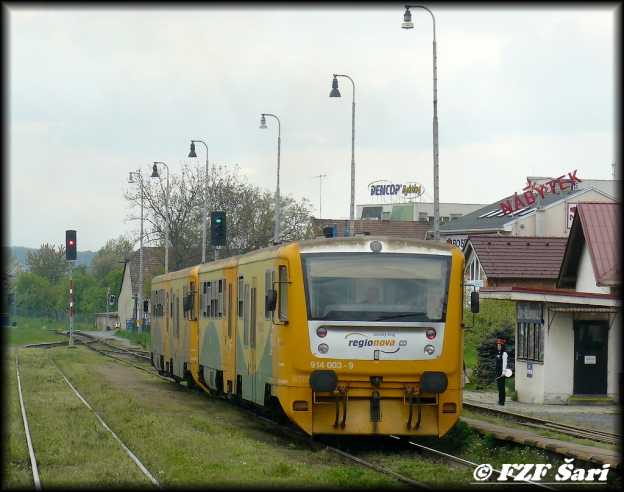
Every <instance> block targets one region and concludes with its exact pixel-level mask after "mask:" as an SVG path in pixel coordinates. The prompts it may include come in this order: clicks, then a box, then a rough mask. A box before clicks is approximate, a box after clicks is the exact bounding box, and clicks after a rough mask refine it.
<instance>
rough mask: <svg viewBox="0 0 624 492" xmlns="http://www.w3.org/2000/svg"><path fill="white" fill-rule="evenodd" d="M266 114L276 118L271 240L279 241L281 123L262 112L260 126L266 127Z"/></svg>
mask: <svg viewBox="0 0 624 492" xmlns="http://www.w3.org/2000/svg"><path fill="white" fill-rule="evenodd" d="M266 116H272V117H273V118H275V119H276V120H277V190H276V191H275V227H274V229H273V231H274V232H273V242H274V243H275V244H277V243H278V242H279V235H280V187H279V185H280V183H279V182H280V148H281V145H282V143H281V142H282V125H281V123H280V119H279V118H278V117H277V116H275V115H274V114H271V113H262V114H261V115H260V128H262V129H266V128H268V127H267V124H266V118H265V117H266Z"/></svg>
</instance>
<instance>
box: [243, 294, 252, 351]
mask: <svg viewBox="0 0 624 492" xmlns="http://www.w3.org/2000/svg"><path fill="white" fill-rule="evenodd" d="M244 296H245V302H244V303H243V307H244V309H243V311H244V314H243V343H244V344H245V345H249V304H250V303H249V284H245V290H244Z"/></svg>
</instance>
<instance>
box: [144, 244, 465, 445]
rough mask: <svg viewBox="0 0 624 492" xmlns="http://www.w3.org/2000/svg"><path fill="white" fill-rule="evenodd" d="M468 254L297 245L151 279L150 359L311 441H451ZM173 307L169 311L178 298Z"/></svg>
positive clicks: (407, 247)
mask: <svg viewBox="0 0 624 492" xmlns="http://www.w3.org/2000/svg"><path fill="white" fill-rule="evenodd" d="M463 268H464V257H463V255H462V253H461V252H460V251H459V250H458V249H457V248H453V247H450V246H447V245H445V244H438V243H433V242H431V241H427V242H425V241H418V240H411V239H397V238H389V237H370V236H360V237H354V238H332V239H315V240H309V241H300V242H292V243H288V244H283V245H278V246H272V247H269V248H264V249H261V250H258V251H254V252H251V253H248V254H245V255H241V256H238V257H231V258H228V259H225V260H219V261H216V262H211V263H205V264H202V265H199V266H196V267H192V268H187V269H184V270H181V271H178V272H171V273H169V274H167V275H161V276H158V277H156V278H154V279H153V281H152V289H153V292H152V360H153V363H154V366H155V367H156V368H157V369H159V370H160V371H161V372H163V373H166V374H170V375H171V376H173V377H175V378H176V379H182V378H185V379H187V380H189V381H193V382H195V383H196V384H199V385H200V386H202V387H203V388H204V389H207V390H211V391H214V392H218V393H222V394H225V395H228V396H230V397H233V398H239V399H243V400H246V401H250V402H254V403H256V404H258V405H270V404H274V403H275V402H279V405H280V406H281V408H282V409H283V411H284V412H285V414H286V415H287V416H288V417H289V418H290V419H291V420H292V421H293V422H295V423H296V424H297V425H298V426H299V427H301V428H302V429H303V430H304V431H306V432H307V433H308V434H345V435H347V434H368V435H371V434H372V435H374V434H398V435H436V436H442V435H444V434H445V433H446V432H448V430H449V429H450V428H451V427H452V426H453V425H454V424H455V422H457V420H458V418H459V415H460V413H461V407H462V389H461V381H462V379H461V377H462V366H463V331H462V304H463V299H462V293H463V289H462V272H463ZM167 302H168V303H169V304H168V305H165V304H166V303H167Z"/></svg>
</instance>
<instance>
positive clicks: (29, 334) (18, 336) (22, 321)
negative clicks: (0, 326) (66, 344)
mask: <svg viewBox="0 0 624 492" xmlns="http://www.w3.org/2000/svg"><path fill="white" fill-rule="evenodd" d="M16 321H17V323H16V325H15V326H11V327H8V328H5V329H6V331H7V333H8V342H9V345H28V344H29V343H45V342H57V341H60V340H66V339H67V338H66V337H65V336H63V335H57V334H56V333H53V330H67V328H68V326H67V322H66V321H53V320H48V319H43V318H25V317H18V318H17V319H16Z"/></svg>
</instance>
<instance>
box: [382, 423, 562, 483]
mask: <svg viewBox="0 0 624 492" xmlns="http://www.w3.org/2000/svg"><path fill="white" fill-rule="evenodd" d="M389 437H391V438H393V439H397V440H400V441H406V440H407V439H405V438H401V437H399V436H395V435H392V434H391V435H390V436H389ZM407 442H408V443H409V444H411V445H412V446H415V447H417V448H420V449H424V450H426V451H429V452H430V453H434V454H436V455H438V456H444V457H445V458H448V459H450V460H452V461H455V462H457V463H461V464H462V465H466V466H473V467H475V468H476V467H477V466H479V463H473V462H472V461H469V460H465V459H463V458H460V457H459V456H453V455H452V454H448V453H445V452H444V451H440V450H439V449H433V448H430V447H428V446H423V445H422V444H417V443H415V442H413V441H409V440H407ZM492 471H493V472H495V473H498V474H499V475H501V474H502V472H501V471H500V470H497V469H496V468H494V467H492ZM520 482H525V483H528V484H530V485H535V486H536V487H541V488H544V489H548V490H555V489H553V488H552V487H548V486H547V485H544V484H542V483H539V482H533V481H531V480H520Z"/></svg>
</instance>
